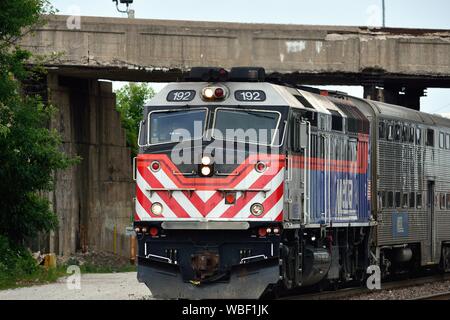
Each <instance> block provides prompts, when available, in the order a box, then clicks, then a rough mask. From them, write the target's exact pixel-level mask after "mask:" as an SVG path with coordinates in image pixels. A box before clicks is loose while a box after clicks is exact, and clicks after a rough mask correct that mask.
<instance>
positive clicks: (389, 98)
mask: <svg viewBox="0 0 450 320" xmlns="http://www.w3.org/2000/svg"><path fill="white" fill-rule="evenodd" d="M425 89H426V88H423V87H417V86H403V85H401V84H384V85H382V86H378V85H375V84H368V85H364V98H366V99H371V100H375V101H382V102H386V103H391V104H396V105H400V106H403V107H407V108H410V109H414V110H420V98H421V97H423V96H425Z"/></svg>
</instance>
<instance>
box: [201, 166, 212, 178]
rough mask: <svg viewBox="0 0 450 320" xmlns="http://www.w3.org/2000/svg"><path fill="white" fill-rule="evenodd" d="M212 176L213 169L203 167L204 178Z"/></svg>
mask: <svg viewBox="0 0 450 320" xmlns="http://www.w3.org/2000/svg"><path fill="white" fill-rule="evenodd" d="M210 174H211V168H210V167H202V175H203V176H209V175H210Z"/></svg>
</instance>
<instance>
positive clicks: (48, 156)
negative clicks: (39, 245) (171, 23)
mask: <svg viewBox="0 0 450 320" xmlns="http://www.w3.org/2000/svg"><path fill="white" fill-rule="evenodd" d="M51 13H53V8H52V7H51V6H50V3H49V1H47V0H2V8H1V10H0V235H3V236H6V237H7V238H8V239H9V241H11V242H13V243H16V244H20V243H21V242H22V240H23V239H26V238H28V237H33V236H35V235H36V234H37V233H38V232H46V231H50V230H52V229H54V228H55V226H56V225H57V217H56V215H55V214H54V212H53V211H52V210H51V209H50V203H49V201H48V199H47V197H46V196H45V194H46V192H47V191H50V190H51V189H52V186H53V174H54V171H55V170H58V169H64V168H67V167H68V166H70V165H71V164H72V163H74V161H75V159H70V158H69V157H67V156H66V155H65V154H64V153H63V152H61V151H60V147H61V139H60V136H59V135H58V133H57V132H56V131H53V130H49V129H48V126H49V121H50V119H51V116H52V114H53V112H54V110H55V109H54V107H52V106H50V105H47V104H46V103H44V101H42V99H41V97H39V96H32V95H27V94H26V90H24V88H23V86H22V83H23V82H24V80H27V79H30V78H32V77H33V76H34V73H33V70H30V69H29V68H27V65H28V63H29V61H30V59H31V58H32V56H31V54H30V53H29V52H28V51H25V50H23V49H21V48H20V47H19V45H18V44H17V41H18V40H19V39H20V37H21V36H23V34H24V33H27V32H29V31H30V30H32V29H33V28H35V27H36V26H37V25H40V24H43V23H44V22H43V20H42V19H43V18H42V15H43V14H51ZM0 254H1V253H0Z"/></svg>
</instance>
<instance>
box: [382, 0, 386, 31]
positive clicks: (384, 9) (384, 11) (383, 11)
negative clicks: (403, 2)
mask: <svg viewBox="0 0 450 320" xmlns="http://www.w3.org/2000/svg"><path fill="white" fill-rule="evenodd" d="M384 1H385V0H382V4H381V8H382V9H381V10H382V13H383V28H385V27H386V6H385V3H384Z"/></svg>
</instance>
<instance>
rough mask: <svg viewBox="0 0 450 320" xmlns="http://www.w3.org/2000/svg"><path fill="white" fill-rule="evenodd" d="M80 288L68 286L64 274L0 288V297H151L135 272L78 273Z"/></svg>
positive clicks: (114, 298)
mask: <svg viewBox="0 0 450 320" xmlns="http://www.w3.org/2000/svg"><path fill="white" fill-rule="evenodd" d="M80 283H81V288H80V289H79V290H77V289H68V285H67V278H66V277H64V278H60V279H59V280H58V282H56V283H51V284H46V285H38V286H33V287H26V288H18V289H11V290H2V291H0V300H142V299H151V294H150V291H149V290H148V288H147V287H146V286H145V285H144V284H142V283H139V282H138V281H137V279H136V272H124V273H105V274H93V273H91V274H82V275H81V282H80Z"/></svg>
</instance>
